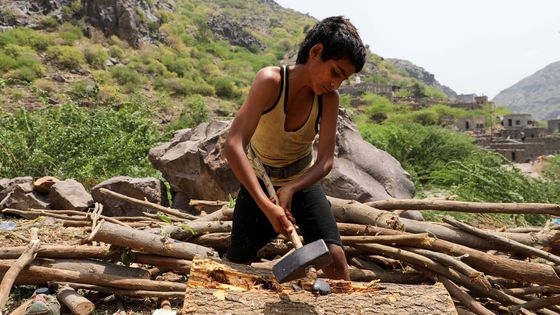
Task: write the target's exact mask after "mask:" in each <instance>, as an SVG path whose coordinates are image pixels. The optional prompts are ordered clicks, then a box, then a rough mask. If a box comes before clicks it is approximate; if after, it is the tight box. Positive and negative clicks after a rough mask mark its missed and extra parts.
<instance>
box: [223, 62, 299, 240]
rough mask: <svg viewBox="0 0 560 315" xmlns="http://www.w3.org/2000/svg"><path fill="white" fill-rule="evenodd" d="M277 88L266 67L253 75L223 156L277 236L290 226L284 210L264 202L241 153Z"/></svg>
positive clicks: (277, 79)
mask: <svg viewBox="0 0 560 315" xmlns="http://www.w3.org/2000/svg"><path fill="white" fill-rule="evenodd" d="M279 86H280V73H279V72H278V70H276V69H274V68H272V67H267V68H263V69H261V70H260V71H259V72H258V73H257V75H256V77H255V80H254V82H253V84H252V85H251V89H250V90H249V94H248V96H247V98H246V99H245V102H244V103H243V105H242V106H241V108H240V109H239V112H237V115H236V116H235V119H234V120H233V123H232V125H231V127H230V129H229V134H228V138H227V141H226V145H225V149H224V155H225V157H226V159H227V160H228V162H229V165H230V167H231V169H232V170H233V173H234V174H235V176H236V177H237V179H238V180H239V182H240V183H241V184H242V185H243V186H244V187H245V188H246V189H247V191H248V192H249V193H250V194H251V197H253V199H254V200H255V202H256V203H257V205H258V206H259V208H260V209H261V210H262V211H263V212H264V214H265V215H266V217H267V218H268V220H269V221H270V223H271V224H272V226H273V227H274V230H275V231H276V232H278V233H282V234H286V233H287V234H289V233H290V232H291V230H292V228H293V227H292V224H291V223H290V221H289V220H288V218H287V216H286V213H285V211H284V209H283V208H282V207H279V206H277V205H276V204H274V203H273V202H272V201H271V200H270V199H268V197H267V196H266V194H265V193H264V191H263V190H262V188H261V186H260V184H259V182H258V180H257V176H256V174H255V171H254V170H253V168H252V166H251V163H250V162H249V160H248V159H247V154H246V153H245V148H246V147H247V145H248V144H249V141H250V140H251V137H252V136H253V133H254V132H255V129H256V128H257V125H258V123H259V119H260V117H261V114H262V113H263V112H264V111H265V110H266V109H267V107H269V106H272V105H273V103H274V101H275V100H276V97H277V95H278V89H279ZM247 228H250V227H247Z"/></svg>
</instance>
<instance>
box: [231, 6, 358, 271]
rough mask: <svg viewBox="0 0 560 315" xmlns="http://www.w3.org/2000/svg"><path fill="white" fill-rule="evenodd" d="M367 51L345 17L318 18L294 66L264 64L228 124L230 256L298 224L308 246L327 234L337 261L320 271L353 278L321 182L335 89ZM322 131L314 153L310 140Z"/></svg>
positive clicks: (328, 158)
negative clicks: (233, 185)
mask: <svg viewBox="0 0 560 315" xmlns="http://www.w3.org/2000/svg"><path fill="white" fill-rule="evenodd" d="M365 58H366V50H365V47H364V44H363V43H362V40H361V39H360V36H359V35H358V32H357V30H356V28H355V27H354V26H353V25H352V23H350V21H349V20H348V19H346V18H344V17H342V16H336V17H329V18H326V19H324V20H322V21H321V22H319V23H317V24H316V25H315V26H314V27H313V28H312V29H311V30H310V31H309V32H308V33H307V35H306V37H305V39H304V41H303V42H302V43H301V46H300V48H299V52H298V56H297V60H296V65H295V66H290V67H266V68H263V69H261V70H260V71H259V72H258V73H257V75H256V78H255V80H254V82H253V84H252V86H251V89H250V91H249V94H248V96H247V99H246V100H245V102H244V103H243V106H242V107H241V108H240V110H239V112H238V113H237V115H236V116H235V119H234V121H233V123H232V125H231V128H230V131H229V136H228V139H227V142H226V145H225V152H224V154H225V157H226V158H227V160H228V162H229V164H230V166H231V168H232V170H233V172H234V174H235V176H236V177H237V179H238V180H239V182H240V183H241V189H240V191H239V194H238V197H237V201H236V205H235V210H234V215H233V229H232V234H231V244H230V247H229V250H228V253H227V259H229V260H230V261H233V262H237V263H249V262H251V260H253V259H254V258H255V256H256V253H257V251H258V250H259V249H260V248H261V247H262V246H264V245H265V244H266V243H268V242H269V241H271V240H272V239H274V238H275V237H277V235H278V233H281V234H284V235H289V233H290V232H291V231H292V229H293V228H294V225H295V223H296V222H297V224H298V226H299V228H300V231H301V232H302V234H303V238H304V241H305V243H309V242H312V241H315V240H317V239H324V240H325V242H326V243H327V246H328V248H329V252H330V253H331V255H332V257H333V263H332V264H331V265H329V266H327V267H325V268H323V272H324V274H325V276H326V277H329V278H332V279H345V280H350V276H349V272H348V265H347V262H346V256H345V255H344V250H343V248H342V243H341V241H340V233H339V231H338V228H337V226H336V222H335V219H334V217H333V215H332V212H331V209H330V205H329V202H328V200H327V199H326V197H325V193H324V192H323V190H322V188H321V186H320V184H319V183H318V182H319V180H320V179H321V178H323V177H325V176H326V175H327V174H328V173H329V171H330V170H331V168H332V163H333V155H334V147H335V136H336V122H337V117H338V106H339V96H338V92H337V89H338V87H339V86H340V84H341V83H342V81H344V80H346V79H347V78H348V77H349V76H350V75H351V74H353V73H356V72H359V71H361V69H362V67H363V66H364V63H365ZM317 133H319V146H318V150H317V158H316V161H315V162H312V142H313V139H314V138H315V135H316V134H317ZM247 145H250V148H251V149H252V150H253V152H254V154H255V156H256V157H257V158H258V159H259V160H260V161H261V162H262V163H263V164H264V165H265V169H266V171H267V174H268V175H269V176H270V178H271V181H272V183H273V185H274V187H275V189H276V192H277V195H278V199H279V201H280V205H279V206H277V205H276V204H275V203H274V202H273V201H271V200H270V199H269V197H267V195H266V193H265V191H266V189H265V188H264V184H263V182H262V180H260V179H258V178H257V177H256V174H255V171H254V170H253V168H252V166H251V163H250V161H249V159H248V158H247V155H246V148H247Z"/></svg>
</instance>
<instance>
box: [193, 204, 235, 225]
mask: <svg viewBox="0 0 560 315" xmlns="http://www.w3.org/2000/svg"><path fill="white" fill-rule="evenodd" d="M232 218H233V209H232V208H229V207H228V206H223V207H222V208H221V209H219V210H216V211H214V212H212V213H210V214H207V215H204V216H200V217H198V218H197V219H195V220H193V221H196V222H205V221H231V219H232Z"/></svg>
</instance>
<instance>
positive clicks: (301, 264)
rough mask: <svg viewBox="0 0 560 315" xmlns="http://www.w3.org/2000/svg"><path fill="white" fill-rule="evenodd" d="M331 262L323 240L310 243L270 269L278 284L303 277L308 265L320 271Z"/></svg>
mask: <svg viewBox="0 0 560 315" xmlns="http://www.w3.org/2000/svg"><path fill="white" fill-rule="evenodd" d="M331 262H332V257H331V254H330V252H329V249H328V248H327V244H326V243H325V241H324V240H316V241H314V242H311V243H309V244H307V245H305V246H303V247H301V248H299V249H296V250H295V251H294V252H292V253H291V254H289V255H288V256H286V257H284V258H283V259H282V260H280V261H279V262H278V263H277V264H276V265H274V266H273V267H272V273H273V274H274V276H275V277H276V280H278V282H280V283H283V282H286V281H290V280H294V279H298V278H303V277H305V269H306V267H307V266H309V265H313V266H315V268H317V269H321V268H323V267H325V266H327V265H329V264H330V263H331Z"/></svg>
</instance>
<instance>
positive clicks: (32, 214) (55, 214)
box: [2, 208, 130, 227]
mask: <svg viewBox="0 0 560 315" xmlns="http://www.w3.org/2000/svg"><path fill="white" fill-rule="evenodd" d="M69 211H72V210H67V211H66V213H61V212H60V211H59V210H42V209H28V210H17V209H10V208H6V209H4V210H2V213H9V214H17V215H19V216H21V217H24V218H26V219H35V218H37V217H39V216H47V217H51V218H55V219H61V220H64V221H84V220H90V221H88V222H91V217H90V216H89V213H87V212H82V213H81V214H77V213H76V212H78V213H79V211H75V212H74V211H72V212H69ZM67 213H69V214H67ZM99 218H102V219H105V220H106V221H109V222H112V223H115V224H119V225H122V226H128V227H130V225H128V224H127V223H124V222H121V221H119V220H117V219H115V218H111V217H107V216H104V215H100V216H99ZM90 224H91V223H90Z"/></svg>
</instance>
